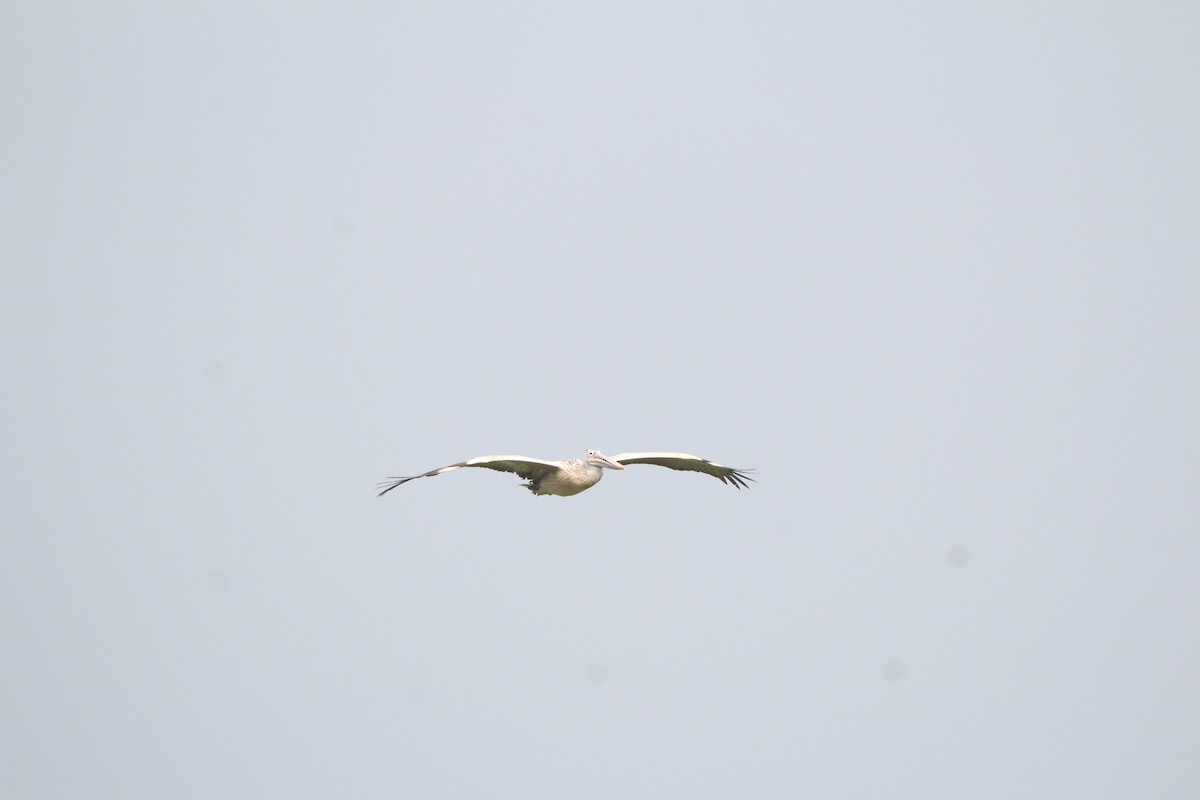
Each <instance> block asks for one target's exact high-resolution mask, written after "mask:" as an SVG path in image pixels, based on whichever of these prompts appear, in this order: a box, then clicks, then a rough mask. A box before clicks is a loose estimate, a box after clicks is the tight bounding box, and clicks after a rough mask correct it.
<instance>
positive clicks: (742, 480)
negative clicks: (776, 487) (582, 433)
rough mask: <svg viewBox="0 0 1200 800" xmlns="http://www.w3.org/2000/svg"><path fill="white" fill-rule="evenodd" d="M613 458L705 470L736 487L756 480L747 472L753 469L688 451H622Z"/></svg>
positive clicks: (748, 486)
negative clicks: (695, 454)
mask: <svg viewBox="0 0 1200 800" xmlns="http://www.w3.org/2000/svg"><path fill="white" fill-rule="evenodd" d="M612 460H613V461H619V462H620V463H622V464H654V465H656V466H659V467H667V468H668V469H677V470H682V471H684V472H703V473H704V474H705V475H712V476H713V477H714V478H716V479H717V480H719V481H721V483H728V484H730V485H732V486H733V487H734V488H736V489H743V488H745V489H749V488H750V484H749V483H747V481H753V480H754V478H751V477H750V476H749V475H748V474H746V473H748V472H753V470H748V469H736V468H734V467H726V466H725V465H723V464H718V463H716V462H715V461H709V460H708V459H707V458H700V456H693V455H690V454H688V453H620V454H618V455H615V456H613V457H612Z"/></svg>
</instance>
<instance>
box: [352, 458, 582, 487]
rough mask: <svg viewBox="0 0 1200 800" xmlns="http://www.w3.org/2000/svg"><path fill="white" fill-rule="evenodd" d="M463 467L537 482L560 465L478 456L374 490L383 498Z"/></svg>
mask: <svg viewBox="0 0 1200 800" xmlns="http://www.w3.org/2000/svg"><path fill="white" fill-rule="evenodd" d="M463 467H486V468H487V469H494V470H496V471H497V472H514V473H516V474H517V475H520V476H521V477H522V478H524V479H526V480H530V481H534V482H537V481H540V480H541V479H542V478H544V477H545V476H547V475H549V474H550V473H552V472H558V470H559V469H560V468H561V465H560V464H559V463H558V462H557V461H542V460H540V459H537V458H526V457H525V456H479V457H478V458H472V459H468V460H467V461H460V462H458V463H457V464H451V465H450V466H448V467H438V468H437V469H431V470H429V472H423V473H421V474H420V475H413V476H412V477H410V478H388V479H387V480H385V481H383V482H382V483H380V484H378V485H377V487H376V488H379V489H382V491H381V492H380V493H379V495H378V496H379V497H383V496H384V495H385V494H387V493H388V492H390V491H391V490H392V489H395V488H396V487H397V486H399V485H400V484H402V483H408V482H409V481H415V480H416V479H417V478H432V477H433V476H434V475H441V474H442V473H443V472H450V471H451V470H456V469H462V468H463Z"/></svg>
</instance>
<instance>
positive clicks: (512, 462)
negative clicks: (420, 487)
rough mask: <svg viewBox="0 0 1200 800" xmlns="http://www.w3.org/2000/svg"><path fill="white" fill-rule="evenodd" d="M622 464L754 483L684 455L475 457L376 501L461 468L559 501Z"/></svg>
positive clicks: (394, 481) (393, 481) (393, 482)
mask: <svg viewBox="0 0 1200 800" xmlns="http://www.w3.org/2000/svg"><path fill="white" fill-rule="evenodd" d="M626 464H657V465H658V466H660V467H667V468H669V469H677V470H683V471H685V472H703V473H704V474H706V475H712V476H713V477H714V478H716V479H717V480H719V481H721V483H728V484H731V485H732V486H733V487H734V488H737V489H741V488H743V487H745V488H747V489H749V488H750V484H748V483H747V481H752V480H754V479H753V478H751V477H750V476H749V475H747V474H746V473H747V472H750V471H751V470H744V469H734V468H733V467H725V466H722V465H720V464H717V463H715V462H712V461H709V460H708V459H706V458H700V457H699V456H692V455H688V454H687V453H621V454H619V455H615V456H613V457H611V458H609V457H608V456H606V455H604V453H601V452H600V451H599V450H588V451H587V452H586V453H584V454H583V458H572V459H570V460H567V461H542V460H541V459H540V458H527V457H526V456H479V457H478V458H471V459H468V460H466V461H460V462H458V463H457V464H451V465H450V466H448V467H438V468H437V469H431V470H430V471H429V472H423V473H421V474H420V475H413V476H412V477H409V478H388V479H387V480H386V481H384V482H382V483H380V484H379V485H378V487H377V488H379V489H382V491H381V492H380V493H379V495H378V496H379V497H383V496H384V495H385V494H387V493H388V492H390V491H391V490H392V489H395V488H396V487H397V486H399V485H400V484H402V483H408V482H409V481H415V480H416V479H417V478H432V477H433V476H434V475H441V474H442V473H443V472H450V471H451V470H456V469H462V468H463V467H486V468H487V469H494V470H496V471H498V472H515V473H516V474H517V475H519V476H521V477H522V478H524V479H525V480H527V481H529V483H522V484H521V485H522V486H524V487H525V488H526V489H528V490H529V491H531V492H533V493H534V494H535V495H543V494H553V495H558V496H559V497H570V496H571V495H573V494H579V493H580V492H582V491H583V490H584V489H588V488H591V487H592V486H595V485H596V484H597V483H599V482H600V479H601V478H602V477H604V470H606V469H622V470H623V469H625V465H626Z"/></svg>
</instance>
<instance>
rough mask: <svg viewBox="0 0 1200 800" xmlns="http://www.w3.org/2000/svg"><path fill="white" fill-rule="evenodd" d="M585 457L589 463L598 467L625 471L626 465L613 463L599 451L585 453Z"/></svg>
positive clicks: (617, 462)
mask: <svg viewBox="0 0 1200 800" xmlns="http://www.w3.org/2000/svg"><path fill="white" fill-rule="evenodd" d="M583 457H584V459H585V460H586V461H587V463H589V464H591V465H593V466H596V467H603V468H604V469H625V465H624V464H622V463H621V462H619V461H613V460H612V459H611V458H609V457H608V456H606V455H604V453H601V452H600V451H599V450H588V451H587V452H586V453H584V455H583Z"/></svg>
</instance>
